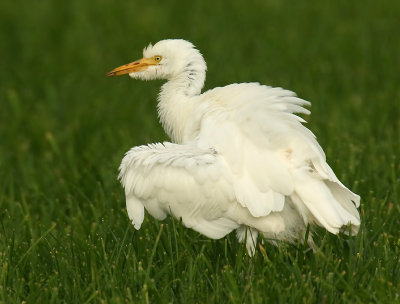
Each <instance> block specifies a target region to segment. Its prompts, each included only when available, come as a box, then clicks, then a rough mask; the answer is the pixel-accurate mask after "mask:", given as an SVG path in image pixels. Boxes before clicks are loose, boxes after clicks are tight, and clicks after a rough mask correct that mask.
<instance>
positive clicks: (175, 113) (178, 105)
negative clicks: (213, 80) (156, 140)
mask: <svg viewBox="0 0 400 304" xmlns="http://www.w3.org/2000/svg"><path fill="white" fill-rule="evenodd" d="M204 80H205V69H203V70H200V69H197V70H196V69H194V67H192V68H191V69H190V66H189V68H188V69H187V70H185V71H184V72H183V73H181V74H179V75H177V76H175V77H172V78H171V79H169V81H168V82H167V83H165V84H164V85H163V86H162V88H161V91H160V94H159V96H158V115H159V117H160V121H161V124H162V125H163V127H164V130H165V132H166V133H167V134H168V136H169V137H170V138H171V139H172V141H174V142H176V143H181V142H182V141H183V140H184V138H185V132H184V131H185V129H186V128H185V127H186V125H187V123H188V120H189V119H190V117H191V116H192V113H193V110H194V108H195V102H194V101H195V100H196V96H198V95H200V94H201V89H202V88H203V85H204Z"/></svg>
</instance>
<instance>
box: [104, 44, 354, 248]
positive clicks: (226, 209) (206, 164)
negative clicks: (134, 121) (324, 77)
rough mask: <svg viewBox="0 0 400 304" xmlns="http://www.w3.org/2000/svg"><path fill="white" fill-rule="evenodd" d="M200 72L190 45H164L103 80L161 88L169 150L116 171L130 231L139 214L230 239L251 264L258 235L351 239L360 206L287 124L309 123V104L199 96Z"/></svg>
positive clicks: (280, 97) (317, 151)
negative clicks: (316, 231) (312, 229)
mask: <svg viewBox="0 0 400 304" xmlns="http://www.w3.org/2000/svg"><path fill="white" fill-rule="evenodd" d="M206 69H207V67H206V63H205V61H204V59H203V56H202V55H201V54H200V52H199V51H198V50H197V49H196V48H195V47H194V46H193V44H192V43H190V42H188V41H185V40H181V39H173V40H172V39H171V40H162V41H159V42H158V43H156V44H155V45H154V46H152V45H151V44H150V45H149V46H148V47H147V48H145V49H144V50H143V58H142V59H140V60H137V61H135V62H132V63H129V64H126V65H123V66H121V67H118V68H116V69H114V70H112V71H111V72H109V73H108V74H107V75H108V76H116V75H123V74H129V76H130V77H131V78H134V79H142V80H151V79H166V80H167V82H166V83H165V84H164V85H163V86H162V88H161V92H160V94H159V96H158V114H159V118H160V121H161V123H162V125H163V127H164V129H165V132H166V133H167V134H168V135H169V136H170V138H171V140H172V143H170V142H164V143H155V144H148V145H143V146H138V147H133V148H132V149H131V150H130V151H128V152H127V153H126V155H125V157H124V158H123V160H122V163H121V166H120V168H119V169H120V174H119V179H120V181H121V183H122V185H123V186H124V188H125V193H126V206H127V211H128V215H129V218H130V220H131V221H132V224H133V226H134V227H135V228H136V229H140V226H141V224H142V222H143V218H144V212H145V211H144V210H145V209H146V210H147V212H148V213H150V214H151V215H152V216H153V217H155V218H156V219H158V220H163V219H164V218H165V217H166V216H167V214H171V215H172V216H174V217H175V218H178V219H179V218H181V219H182V223H183V224H184V225H185V226H186V227H189V228H192V229H194V230H196V231H198V232H200V233H201V234H203V235H205V236H207V237H209V238H212V239H219V238H222V237H224V236H225V235H227V234H228V233H230V232H231V231H233V230H235V229H236V232H237V238H238V240H239V241H240V242H243V241H246V247H247V250H248V252H249V254H250V255H253V254H254V252H255V245H256V242H257V235H258V233H261V234H262V235H263V236H264V237H265V238H267V239H269V240H286V241H289V242H294V241H296V240H297V239H301V238H304V237H305V234H306V230H307V227H308V225H309V224H310V225H319V226H322V227H324V228H325V229H327V230H328V231H329V232H331V233H334V234H337V233H339V231H344V232H346V231H347V232H349V230H351V233H352V234H356V233H357V232H358V228H359V225H360V215H359V213H358V211H357V209H356V207H359V204H360V197H359V196H358V195H357V194H355V193H353V192H351V191H350V190H349V189H347V188H346V187H345V186H344V185H343V184H342V183H341V182H340V181H339V180H338V178H337V177H336V176H335V174H334V172H333V171H332V169H331V168H330V167H329V165H328V164H327V162H326V157H325V154H324V152H323V150H322V148H321V147H320V145H319V144H318V142H317V141H316V139H315V136H314V134H313V133H312V132H311V131H310V130H308V129H307V128H306V127H304V126H303V125H302V123H304V122H305V121H304V120H303V119H302V118H300V117H299V116H296V115H295V114H294V113H302V114H309V113H310V111H308V110H307V109H305V108H304V107H303V106H308V105H310V103H309V102H308V101H305V100H302V99H300V98H298V97H296V94H294V93H293V92H291V91H288V90H284V89H282V88H272V87H269V86H265V85H260V84H259V83H240V84H237V83H235V84H231V85H228V86H225V87H218V88H215V89H212V90H209V91H207V92H205V93H201V89H202V88H203V85H204V81H205V76H206ZM348 225H349V226H350V229H349V228H347V229H345V228H346V226H348ZM272 242H273V243H274V241H272ZM309 244H310V245H311V244H312V239H311V237H310V238H309Z"/></svg>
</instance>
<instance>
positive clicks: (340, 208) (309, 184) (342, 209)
mask: <svg viewBox="0 0 400 304" xmlns="http://www.w3.org/2000/svg"><path fill="white" fill-rule="evenodd" d="M335 184H336V183H333V182H327V181H324V180H321V179H317V178H315V177H313V176H310V175H306V174H301V176H300V177H299V178H297V181H296V185H295V192H296V194H297V196H298V197H299V198H300V199H301V200H302V202H303V203H304V205H305V206H306V207H307V209H308V210H309V211H310V213H311V214H312V215H313V217H314V218H315V220H316V222H317V223H318V224H320V225H321V226H323V227H325V229H327V230H328V231H329V232H331V233H334V234H337V233H338V232H339V231H340V230H341V228H342V227H343V226H345V225H348V224H351V225H352V230H353V231H354V232H357V230H358V226H359V225H360V217H359V214H358V211H357V209H356V208H355V206H354V204H353V202H352V198H353V199H355V198H354V197H353V196H354V194H353V193H352V192H350V191H349V190H347V189H340V187H341V186H340V185H337V184H336V185H335ZM345 190H347V191H348V192H347V191H345ZM350 194H351V195H350Z"/></svg>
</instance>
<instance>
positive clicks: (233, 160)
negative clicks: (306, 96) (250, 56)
mask: <svg viewBox="0 0 400 304" xmlns="http://www.w3.org/2000/svg"><path fill="white" fill-rule="evenodd" d="M203 95H204V96H203V98H204V105H203V111H199V113H201V112H202V113H205V114H204V116H203V117H202V120H201V128H200V131H199V134H198V135H197V137H198V142H199V146H200V147H201V148H203V149H205V148H207V147H213V148H214V149H215V150H216V151H217V152H218V153H219V154H220V155H221V157H223V159H224V161H225V162H226V163H227V167H228V168H230V170H231V173H232V176H233V185H234V191H235V196H236V198H237V200H238V201H239V203H240V204H241V205H242V206H243V207H247V208H248V209H249V211H250V213H251V214H252V215H253V216H255V217H260V216H265V215H267V214H269V213H270V212H271V211H281V210H282V209H283V206H284V203H285V196H291V195H293V194H296V195H297V197H299V198H300V203H302V204H303V206H299V208H303V209H304V208H305V209H306V211H307V212H308V213H311V214H312V217H313V218H314V219H315V220H316V221H317V222H318V223H321V224H322V225H324V226H325V227H327V226H329V224H327V223H328V222H330V221H332V220H330V219H329V217H330V213H332V212H331V211H332V208H333V209H334V210H335V212H336V211H337V210H339V211H337V212H336V213H338V214H340V216H339V215H338V217H340V220H333V221H334V224H332V225H333V226H335V227H337V226H338V225H339V224H337V223H339V222H340V225H339V226H342V225H345V224H347V222H352V223H353V224H355V225H359V215H358V211H357V210H356V209H355V207H354V203H355V204H356V205H357V206H358V205H359V197H358V195H356V194H354V193H352V192H351V191H350V190H348V189H347V188H346V187H345V186H344V185H343V184H342V183H341V182H340V181H339V180H338V179H337V177H336V176H335V174H334V173H333V171H332V169H331V168H330V167H329V165H328V164H327V163H326V158H325V154H324V152H323V150H322V148H321V147H320V145H319V144H318V142H317V141H316V139H315V136H314V134H313V133H312V132H311V131H310V130H308V129H307V128H306V127H304V126H303V125H302V123H304V122H305V121H304V120H303V119H302V118H301V117H299V116H297V115H295V114H294V113H302V114H309V113H310V112H309V110H307V109H305V108H304V107H303V106H306V105H310V103H309V102H308V101H305V100H302V99H300V98H298V97H296V95H295V94H294V93H293V92H291V91H288V90H284V89H282V88H271V87H268V86H262V85H259V84H258V83H243V84H232V85H229V86H226V87H222V88H216V89H213V90H211V91H208V92H206V93H205V94H203ZM198 115H200V114H198ZM307 179H310V180H312V181H315V183H314V186H315V188H313V187H311V188H307V187H309V186H310V185H311V184H312V183H306V182H304V180H307ZM318 182H319V183H318ZM310 191H311V192H310ZM318 191H321V194H320V195H317V194H316V192H318ZM313 192H314V195H313ZM328 194H329V195H328ZM353 202H354V203H353ZM332 206H333V207H332ZM307 212H305V214H306V213H307ZM304 216H305V215H304ZM339 228H340V227H339ZM328 230H329V227H328ZM333 230H335V229H333V228H332V229H330V231H332V232H333Z"/></svg>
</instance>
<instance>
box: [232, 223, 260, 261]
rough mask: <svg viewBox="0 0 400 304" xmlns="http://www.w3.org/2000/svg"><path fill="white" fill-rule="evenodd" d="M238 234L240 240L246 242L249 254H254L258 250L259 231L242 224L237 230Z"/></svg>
mask: <svg viewBox="0 0 400 304" xmlns="http://www.w3.org/2000/svg"><path fill="white" fill-rule="evenodd" d="M236 236H237V238H238V240H239V242H241V243H242V242H244V241H245V242H246V248H247V252H248V253H249V256H251V257H252V256H253V255H254V254H255V252H256V245H257V237H258V231H257V230H256V229H254V228H251V227H248V226H245V225H242V226H240V227H239V228H238V229H237V230H236Z"/></svg>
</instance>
